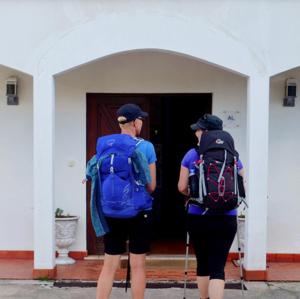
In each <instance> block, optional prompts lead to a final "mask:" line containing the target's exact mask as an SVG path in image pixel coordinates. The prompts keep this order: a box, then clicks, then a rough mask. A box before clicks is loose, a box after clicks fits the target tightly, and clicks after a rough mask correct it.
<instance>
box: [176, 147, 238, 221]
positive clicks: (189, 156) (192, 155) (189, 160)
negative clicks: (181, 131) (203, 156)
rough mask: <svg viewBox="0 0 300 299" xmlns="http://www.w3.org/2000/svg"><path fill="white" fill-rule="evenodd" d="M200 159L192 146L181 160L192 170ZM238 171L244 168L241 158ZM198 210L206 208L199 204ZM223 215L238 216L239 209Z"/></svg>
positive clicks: (202, 210)
mask: <svg viewBox="0 0 300 299" xmlns="http://www.w3.org/2000/svg"><path fill="white" fill-rule="evenodd" d="M198 160H199V155H198V153H197V151H196V149H194V148H192V149H190V150H189V151H188V152H187V153H186V154H185V156H184V157H183V159H182V161H181V166H183V167H185V168H188V170H189V171H191V169H193V168H195V162H196V161H198ZM237 167H238V171H240V170H242V169H243V164H242V162H241V161H240V160H238V165H237ZM197 210H198V211H199V212H200V213H204V212H205V210H204V209H202V208H200V207H198V206H197ZM216 214H219V213H217V212H213V211H209V210H208V212H207V213H206V215H216ZM223 215H230V216H236V215H237V209H234V210H231V211H228V212H224V213H223Z"/></svg>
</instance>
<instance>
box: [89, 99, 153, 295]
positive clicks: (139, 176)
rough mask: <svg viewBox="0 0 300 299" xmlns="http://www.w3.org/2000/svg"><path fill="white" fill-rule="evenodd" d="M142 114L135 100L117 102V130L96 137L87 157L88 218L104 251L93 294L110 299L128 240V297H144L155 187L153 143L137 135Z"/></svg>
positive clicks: (140, 125)
mask: <svg viewBox="0 0 300 299" xmlns="http://www.w3.org/2000/svg"><path fill="white" fill-rule="evenodd" d="M147 116H148V113H146V112H144V111H142V110H141V108H140V107H139V106H137V105H135V104H126V105H123V106H121V107H120V108H119V110H118V111H117V121H118V123H119V126H120V129H121V133H120V134H113V135H106V136H102V137H100V138H98V141H97V154H96V155H95V156H94V157H93V158H92V159H91V160H90V161H89V162H88V167H87V179H90V180H91V181H92V196H91V218H92V223H93V227H94V230H95V233H96V236H97V237H99V236H102V235H104V251H105V256H104V265H103V267H102V270H101V274H100V276H99V279H98V286H97V297H96V298H97V299H108V298H109V296H110V293H111V290H112V286H113V281H114V277H115V273H116V270H117V269H118V267H119V264H120V257H121V254H124V253H125V252H126V251H127V246H126V245H127V242H128V250H129V254H130V256H129V260H130V268H131V289H132V297H133V298H134V299H143V298H144V293H145V287H146V271H145V259H146V253H147V252H148V251H149V250H150V239H151V209H152V197H151V196H150V194H151V193H152V192H153V191H154V190H155V187H156V165H155V162H156V154H155V150H154V146H153V144H152V143H151V142H149V141H146V140H144V139H141V138H138V136H139V135H140V132H141V129H142V125H143V119H144V118H145V117H147Z"/></svg>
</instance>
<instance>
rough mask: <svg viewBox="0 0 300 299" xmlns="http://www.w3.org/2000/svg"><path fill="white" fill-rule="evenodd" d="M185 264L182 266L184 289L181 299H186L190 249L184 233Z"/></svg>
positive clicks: (187, 238) (187, 237)
mask: <svg viewBox="0 0 300 299" xmlns="http://www.w3.org/2000/svg"><path fill="white" fill-rule="evenodd" d="M185 246H186V248H185V264H184V287H183V299H186V284H187V274H188V263H189V247H190V235H189V233H188V232H186V244H185Z"/></svg>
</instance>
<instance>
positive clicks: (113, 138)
mask: <svg viewBox="0 0 300 299" xmlns="http://www.w3.org/2000/svg"><path fill="white" fill-rule="evenodd" d="M140 142H142V140H141V139H135V138H132V137H131V136H129V135H126V134H114V135H107V136H103V137H100V138H98V141H97V159H98V163H97V168H98V176H99V188H100V192H98V194H99V196H98V204H99V205H100V206H101V208H102V211H103V214H104V215H105V216H107V217H112V218H131V217H134V216H136V215H137V214H138V213H139V212H140V211H143V210H149V209H151V208H152V198H151V196H150V194H149V193H148V192H147V190H146V187H145V185H143V184H141V183H140V181H139V180H138V177H137V174H136V173H135V170H134V165H133V159H134V156H135V153H136V147H137V145H138V144H139V143H140Z"/></svg>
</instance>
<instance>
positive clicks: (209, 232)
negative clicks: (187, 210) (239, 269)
mask: <svg viewBox="0 0 300 299" xmlns="http://www.w3.org/2000/svg"><path fill="white" fill-rule="evenodd" d="M236 230H237V221H236V216H227V215H224V216H221V215H220V216H209V215H206V216H200V215H188V231H189V234H190V237H191V243H192V244H193V247H194V249H195V254H196V259H197V276H210V279H223V280H224V279H225V272H224V268H225V264H226V260H227V256H228V253H229V250H230V247H231V244H232V242H233V239H234V237H235V234H236Z"/></svg>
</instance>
